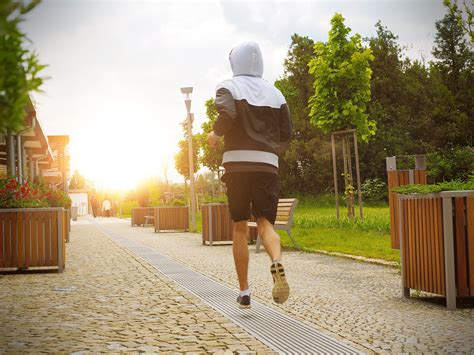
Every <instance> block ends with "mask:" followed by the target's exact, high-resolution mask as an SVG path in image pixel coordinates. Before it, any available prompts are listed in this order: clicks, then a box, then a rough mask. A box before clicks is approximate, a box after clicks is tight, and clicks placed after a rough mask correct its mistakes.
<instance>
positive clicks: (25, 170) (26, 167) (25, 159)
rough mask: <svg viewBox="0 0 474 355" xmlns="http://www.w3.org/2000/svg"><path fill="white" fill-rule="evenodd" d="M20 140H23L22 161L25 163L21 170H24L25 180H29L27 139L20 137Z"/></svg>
mask: <svg viewBox="0 0 474 355" xmlns="http://www.w3.org/2000/svg"><path fill="white" fill-rule="evenodd" d="M20 141H21V162H22V163H23V164H22V167H21V170H22V172H23V181H27V180H28V177H29V174H28V159H27V156H26V149H25V139H24V138H23V139H22V138H21V137H20Z"/></svg>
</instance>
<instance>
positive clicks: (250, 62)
mask: <svg viewBox="0 0 474 355" xmlns="http://www.w3.org/2000/svg"><path fill="white" fill-rule="evenodd" d="M229 61H230V66H231V68H232V72H233V73H234V76H239V75H249V76H256V77H259V78H261V77H262V76H263V58H262V52H261V51H260V47H259V45H258V44H257V43H255V42H244V43H242V44H239V45H238V46H236V47H234V49H232V51H231V52H230V54H229Z"/></svg>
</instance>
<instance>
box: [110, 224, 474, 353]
mask: <svg viewBox="0 0 474 355" xmlns="http://www.w3.org/2000/svg"><path fill="white" fill-rule="evenodd" d="M107 227H108V228H110V229H112V230H114V231H116V232H118V233H120V234H122V235H124V236H127V237H128V238H130V239H132V240H135V241H139V242H141V243H144V244H145V245H148V246H151V247H153V248H156V249H157V250H159V251H160V252H161V253H165V254H167V255H169V256H171V257H172V258H174V259H176V260H179V261H181V262H183V263H184V264H186V265H188V266H190V267H191V268H193V269H194V270H196V271H199V272H201V273H204V274H206V275H208V276H210V277H212V278H214V279H216V280H219V281H220V282H222V283H225V284H227V285H229V286H232V287H237V282H236V277H235V271H234V264H233V259H232V251H231V247H230V246H213V247H208V246H203V245H202V243H201V239H200V235H198V234H186V233H159V234H157V233H154V232H153V230H152V228H142V227H134V228H131V227H129V224H125V223H120V224H110V225H108V226H107ZM283 261H284V264H285V266H286V273H287V275H288V278H289V282H290V286H291V288H292V290H291V296H290V298H289V300H288V301H287V302H286V303H285V304H283V305H281V306H276V305H274V304H273V303H272V302H271V286H272V280H271V276H270V272H269V259H268V256H267V255H266V253H265V252H262V253H260V254H255V253H254V247H253V246H251V257H250V272H249V278H250V280H251V288H252V293H253V296H254V297H255V298H256V299H258V300H260V301H262V302H265V303H268V304H270V305H272V306H274V307H278V308H280V309H281V310H283V311H285V312H286V313H287V314H288V315H291V316H293V317H295V318H297V319H300V320H303V321H306V322H309V323H311V324H313V325H314V326H315V327H316V328H318V329H320V330H322V331H323V332H326V333H327V334H328V335H331V336H333V337H336V338H340V339H347V340H349V341H351V342H353V343H355V344H359V345H360V346H361V349H367V350H368V351H373V352H377V353H403V352H408V353H417V352H420V353H421V352H424V353H426V352H442V353H453V352H457V353H473V352H474V309H473V308H469V309H461V310H457V311H454V312H451V311H447V310H446V308H445V307H443V306H441V305H439V304H436V303H433V302H428V301H427V300H420V299H404V298H402V297H401V276H400V272H399V270H397V269H393V268H388V267H384V266H379V265H372V264H367V263H361V262H357V261H353V260H348V259H344V258H336V257H331V256H325V255H319V254H309V253H303V252H296V251H287V252H285V253H284V259H283Z"/></svg>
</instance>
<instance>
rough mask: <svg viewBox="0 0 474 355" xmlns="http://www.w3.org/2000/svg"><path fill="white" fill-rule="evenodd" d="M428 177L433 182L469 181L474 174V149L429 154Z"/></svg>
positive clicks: (457, 149)
mask: <svg viewBox="0 0 474 355" xmlns="http://www.w3.org/2000/svg"><path fill="white" fill-rule="evenodd" d="M427 166H428V177H429V179H430V181H432V182H440V181H451V180H467V179H468V178H469V175H470V174H473V173H474V148H473V147H463V148H455V149H447V150H443V151H439V152H435V153H430V154H427Z"/></svg>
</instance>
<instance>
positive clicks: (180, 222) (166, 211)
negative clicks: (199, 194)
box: [152, 206, 189, 232]
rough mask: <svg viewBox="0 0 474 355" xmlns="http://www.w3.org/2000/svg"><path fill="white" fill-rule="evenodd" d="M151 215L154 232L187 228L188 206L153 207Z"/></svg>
mask: <svg viewBox="0 0 474 355" xmlns="http://www.w3.org/2000/svg"><path fill="white" fill-rule="evenodd" d="M152 215H153V216H154V217H155V220H154V224H155V232H160V231H188V230H189V206H162V207H155V208H154V211H153V214H152Z"/></svg>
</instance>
